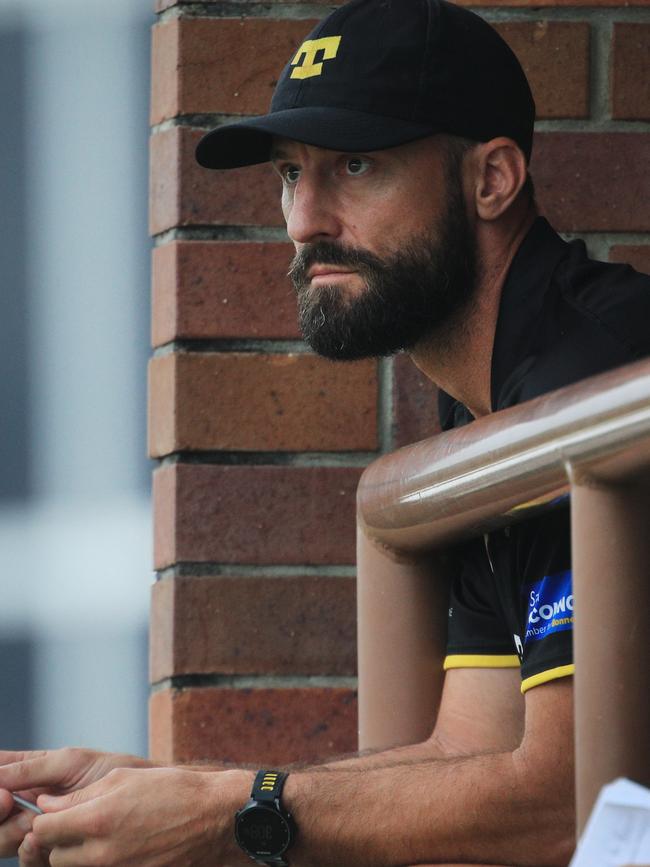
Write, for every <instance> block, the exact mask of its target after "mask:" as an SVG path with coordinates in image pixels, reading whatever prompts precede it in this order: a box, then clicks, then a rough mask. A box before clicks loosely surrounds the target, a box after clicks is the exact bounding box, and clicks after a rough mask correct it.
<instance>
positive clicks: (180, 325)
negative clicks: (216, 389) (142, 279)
mask: <svg viewBox="0 0 650 867" xmlns="http://www.w3.org/2000/svg"><path fill="white" fill-rule="evenodd" d="M292 255H293V247H292V246H291V245H290V244H281V243H278V244H273V243H263V244H262V243H254V242H241V241H240V242H233V243H226V242H219V241H174V242H172V243H170V244H163V245H161V246H160V247H157V248H156V249H155V250H154V251H153V263H152V264H153V268H152V270H153V281H152V282H153V312H152V341H153V345H154V346H162V345H163V344H165V343H169V341H171V340H177V339H184V338H185V339H188V338H189V339H191V338H198V339H207V338H224V339H234V338H247V337H248V338H269V339H273V338H276V339H278V338H297V337H299V336H300V329H299V328H298V321H297V315H296V301H295V296H294V293H293V290H292V288H291V284H290V281H289V278H288V277H287V269H288V267H289V263H290V262H291V258H292Z"/></svg>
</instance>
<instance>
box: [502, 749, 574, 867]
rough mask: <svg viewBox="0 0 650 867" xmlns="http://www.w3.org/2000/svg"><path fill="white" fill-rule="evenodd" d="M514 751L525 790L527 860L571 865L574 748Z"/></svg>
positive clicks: (541, 865)
mask: <svg viewBox="0 0 650 867" xmlns="http://www.w3.org/2000/svg"><path fill="white" fill-rule="evenodd" d="M549 752H550V753H551V754H550V755H548V756H547V755H541V754H539V753H533V754H532V755H531V754H529V753H527V752H526V750H525V749H520V750H517V751H516V753H515V754H514V758H515V765H516V767H517V773H518V775H519V777H520V786H521V789H520V791H522V792H524V793H525V795H524V798H525V809H524V816H525V822H524V828H523V829H522V831H523V834H522V842H523V841H526V843H525V846H526V852H525V861H522V863H526V864H531V865H532V864H534V865H536V867H567V865H568V864H569V862H570V861H571V858H572V856H573V853H574V850H575V836H576V834H575V829H576V817H575V785H574V758H573V750H569V751H562V750H558V752H557V753H556V754H555V755H553V754H552V753H553V752H554V751H553V750H549Z"/></svg>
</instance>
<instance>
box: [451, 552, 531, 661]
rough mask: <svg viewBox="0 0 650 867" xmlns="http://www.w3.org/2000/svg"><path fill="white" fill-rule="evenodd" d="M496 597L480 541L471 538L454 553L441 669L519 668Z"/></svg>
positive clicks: (517, 658)
mask: <svg viewBox="0 0 650 867" xmlns="http://www.w3.org/2000/svg"><path fill="white" fill-rule="evenodd" d="M496 600H497V595H496V588H495V587H494V578H493V575H492V572H491V570H490V568H489V563H488V559H487V554H486V551H485V547H484V544H483V540H482V539H473V540H471V541H470V542H468V543H467V544H465V545H464V546H463V547H462V549H459V552H458V567H457V571H456V574H455V577H454V579H453V581H452V586H451V591H450V600H449V621H448V623H449V625H448V636H447V656H446V658H445V662H444V668H445V671H448V670H449V669H451V668H518V667H519V657H518V656H517V654H516V653H514V647H513V639H512V635H510V633H509V631H508V628H507V625H506V623H505V622H504V619H503V616H502V614H501V612H500V611H499V608H498V606H497V602H496Z"/></svg>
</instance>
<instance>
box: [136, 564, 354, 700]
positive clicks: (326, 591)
mask: <svg viewBox="0 0 650 867" xmlns="http://www.w3.org/2000/svg"><path fill="white" fill-rule="evenodd" d="M213 673H219V674H232V675H246V674H267V675H339V676H343V675H352V676H353V675H355V674H356V605H355V582H354V579H353V578H331V577H324V576H313V575H312V576H291V577H289V576H286V577H273V578H260V577H252V576H250V577H249V576H247V577H244V578H239V577H238V578H233V577H228V576H218V577H209V578H199V577H191V578H166V579H165V580H163V581H158V582H157V583H156V585H155V586H154V589H153V599H152V609H151V679H152V681H153V682H154V683H156V682H158V681H160V680H162V679H164V678H167V677H177V676H180V675H187V674H213Z"/></svg>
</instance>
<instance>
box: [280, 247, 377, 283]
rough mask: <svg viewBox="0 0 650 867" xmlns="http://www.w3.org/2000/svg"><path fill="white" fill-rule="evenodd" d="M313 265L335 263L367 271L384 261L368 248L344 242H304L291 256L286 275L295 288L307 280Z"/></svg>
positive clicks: (363, 271) (374, 268)
mask: <svg viewBox="0 0 650 867" xmlns="http://www.w3.org/2000/svg"><path fill="white" fill-rule="evenodd" d="M313 265H336V266H338V267H340V268H350V269H351V270H355V271H360V272H361V273H362V274H363V273H368V272H370V271H373V270H376V269H377V268H382V267H384V266H385V265H386V263H385V262H384V261H383V260H382V259H380V258H379V257H378V256H375V255H374V254H373V253H370V252H368V250H363V249H361V248H358V247H348V246H345V245H344V244H333V243H332V242H331V241H317V242H316V243H315V244H306V245H305V246H304V247H303V248H302V250H300V251H299V252H298V253H296V255H295V256H294V257H293V261H292V262H291V265H290V267H289V271H288V272H287V273H288V276H289V277H290V278H291V280H292V282H293V284H294V286H295V287H296V289H299V288H300V287H301V286H304V284H305V283H306V282H307V272H308V271H309V269H310V268H311V267H312V266H313Z"/></svg>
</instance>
